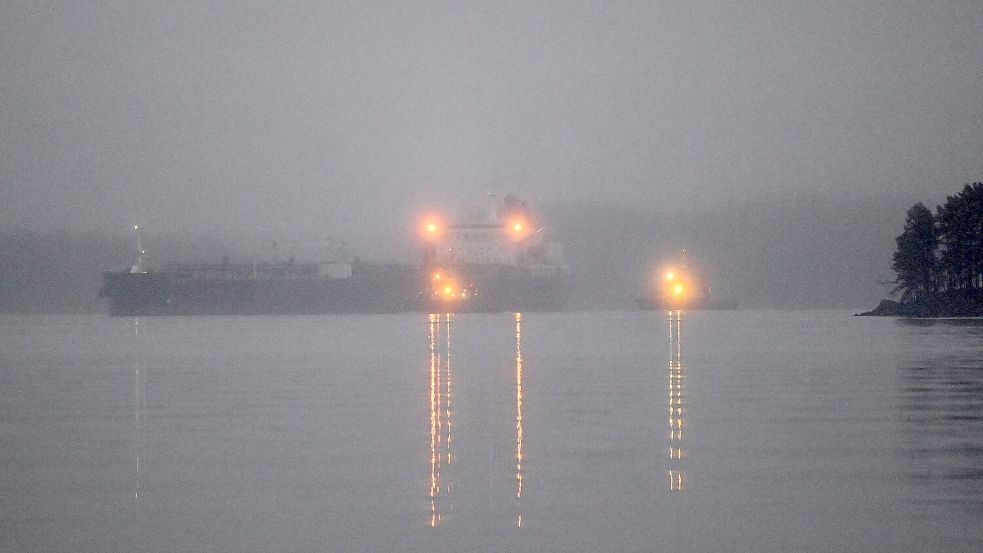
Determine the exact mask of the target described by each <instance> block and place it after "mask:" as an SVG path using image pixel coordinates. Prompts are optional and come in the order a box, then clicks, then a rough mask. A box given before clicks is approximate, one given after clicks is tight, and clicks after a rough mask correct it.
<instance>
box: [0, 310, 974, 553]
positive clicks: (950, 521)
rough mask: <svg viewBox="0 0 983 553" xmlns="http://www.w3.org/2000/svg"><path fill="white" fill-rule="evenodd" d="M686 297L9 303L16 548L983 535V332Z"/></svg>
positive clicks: (456, 547)
mask: <svg viewBox="0 0 983 553" xmlns="http://www.w3.org/2000/svg"><path fill="white" fill-rule="evenodd" d="M681 318H682V320H681V321H680V322H678V323H676V322H670V320H669V316H668V314H667V313H664V312H611V313H564V314H538V313H526V314H523V315H521V316H520V317H516V316H515V315H513V314H511V313H505V314H492V315H479V314H469V315H455V316H452V317H450V318H449V319H448V317H447V316H438V317H428V316H427V315H419V314H409V315H398V316H374V315H373V316H369V315H365V316H324V317H250V318H245V317H244V318H237V317H213V318H140V319H126V318H109V317H100V316H95V317H73V316H66V317H6V318H0V468H2V472H0V550H3V551H73V552H74V551H92V552H97V551H98V552H104V551H424V550H426V551H981V550H983V524H981V521H983V327H981V326H977V325H973V324H948V323H943V322H936V323H934V324H930V323H926V324H921V325H915V324H905V323H903V322H900V321H896V320H892V319H870V318H855V317H851V316H850V314H849V313H845V312H821V311H819V312H817V311H809V312H740V311H738V312H716V313H711V312H705V313H684V314H682V316H681Z"/></svg>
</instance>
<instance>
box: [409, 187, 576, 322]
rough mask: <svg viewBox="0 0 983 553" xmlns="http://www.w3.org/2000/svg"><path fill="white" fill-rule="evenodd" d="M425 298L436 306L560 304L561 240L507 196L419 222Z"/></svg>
mask: <svg viewBox="0 0 983 553" xmlns="http://www.w3.org/2000/svg"><path fill="white" fill-rule="evenodd" d="M424 229H425V231H424V236H425V239H426V242H427V246H426V247H425V253H424V264H423V266H424V268H425V272H426V278H428V279H429V281H430V288H429V294H428V296H429V297H428V301H429V303H430V305H431V308H432V309H435V310H438V311H440V310H455V311H470V310H474V311H523V310H546V311H552V310H559V309H562V308H563V305H564V303H565V300H566V281H567V277H568V274H569V268H568V267H567V265H566V264H565V262H564V259H563V245H562V244H561V243H560V242H559V241H557V240H556V239H555V238H554V237H553V236H552V233H551V232H550V230H549V229H548V228H547V227H544V226H539V225H537V224H536V218H535V217H534V215H533V214H532V213H531V210H530V209H529V208H528V206H527V205H526V203H525V202H523V201H521V200H518V199H516V198H514V197H513V196H506V198H505V200H504V202H503V203H502V204H500V205H496V206H495V208H494V209H493V210H490V211H489V213H488V214H486V215H484V216H479V217H471V218H463V219H458V220H455V221H452V222H450V223H448V224H441V223H439V222H436V219H431V220H430V221H428V222H427V223H425V225H424Z"/></svg>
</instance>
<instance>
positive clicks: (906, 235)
mask: <svg viewBox="0 0 983 553" xmlns="http://www.w3.org/2000/svg"><path fill="white" fill-rule="evenodd" d="M896 241H897V243H898V250H897V251H896V252H894V265H893V266H892V268H893V269H894V271H895V272H896V273H897V274H898V278H897V280H896V281H895V282H896V283H897V284H898V287H897V288H896V289H895V293H897V292H903V294H902V296H901V301H911V300H915V301H918V300H920V299H926V298H928V297H931V296H934V295H935V294H936V292H938V289H939V278H938V259H937V258H936V256H935V250H936V248H938V245H939V233H938V229H937V228H936V225H935V218H934V217H933V216H932V212H931V211H930V210H929V209H928V208H927V207H925V205H924V204H923V203H921V202H918V203H917V204H915V205H913V206H912V207H911V209H909V210H908V217H907V219H906V220H905V226H904V231H903V232H902V233H901V235H900V236H898V237H897V239H896Z"/></svg>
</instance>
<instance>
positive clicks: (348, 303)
mask: <svg viewBox="0 0 983 553" xmlns="http://www.w3.org/2000/svg"><path fill="white" fill-rule="evenodd" d="M103 282H104V286H103V289H102V294H101V295H102V296H104V297H106V298H107V300H108V307H109V313H110V314H111V315H117V316H135V315H278V314H298V315H303V314H319V313H396V312H401V311H415V310H418V309H420V306H421V299H420V298H419V297H418V296H419V294H418V292H417V290H418V286H417V285H416V281H415V278H414V277H413V276H412V275H409V274H405V273H404V274H400V273H398V272H387V271H383V270H380V271H377V272H376V274H372V275H365V276H361V277H359V278H351V279H329V278H317V277H313V278H235V279H231V278H230V279H216V278H206V277H197V276H188V275H184V274H180V273H168V272H158V273H123V272H109V273H104V275H103Z"/></svg>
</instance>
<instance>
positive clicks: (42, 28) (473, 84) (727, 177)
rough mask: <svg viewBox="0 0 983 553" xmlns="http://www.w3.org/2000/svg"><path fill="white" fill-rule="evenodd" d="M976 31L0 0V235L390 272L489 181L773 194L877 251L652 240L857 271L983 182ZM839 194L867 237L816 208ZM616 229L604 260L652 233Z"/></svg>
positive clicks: (674, 10)
mask: <svg viewBox="0 0 983 553" xmlns="http://www.w3.org/2000/svg"><path fill="white" fill-rule="evenodd" d="M981 35H983V5H981V4H979V3H977V2H948V3H944V4H941V5H922V4H906V5H901V4H894V3H868V2H865V3H809V4H795V5H776V6H765V5H751V6H748V5H733V4H730V3H726V2H708V3H704V4H701V5H698V6H697V5H692V4H678V3H669V2H665V3H663V2H655V3H653V2H615V3H603V4H602V3H597V4H592V3H577V4H567V3H563V4H555V5H542V4H538V3H531V4H525V3H506V4H496V5H483V4H469V3H462V4H451V5H444V4H437V5H431V4H424V3H415V2H410V3H403V4H395V5H393V4H375V3H372V4H367V3H351V4H346V3H337V4H330V5H320V4H289V5H285V4H276V5H270V4H267V3H262V2H256V3H252V2H250V3H242V2H226V1H216V2H207V3H183V2H181V3H167V4H157V3H147V2H133V3H124V4H115V3H110V2H91V3H85V4H73V3H65V4H58V3H55V4H39V3H25V4H5V5H3V6H2V7H0V90H2V94H0V229H4V230H7V231H10V230H11V229H30V230H33V231H38V232H50V231H53V230H58V229H64V230H65V231H66V232H68V233H85V232H95V233H103V234H109V235H118V236H125V234H126V233H127V229H130V228H131V227H132V225H134V224H140V225H141V226H143V227H144V229H146V233H147V236H148V240H150V241H151V243H152V240H153V237H155V236H157V237H159V236H164V235H171V234H180V235H182V236H187V237H192V238H194V239H200V238H201V237H210V238H211V239H213V240H214V241H216V242H220V243H224V244H228V245H229V247H239V246H240V245H242V244H244V243H247V244H251V245H249V246H248V247H250V248H253V249H254V251H255V250H260V251H262V248H264V247H267V246H266V245H267V244H269V242H270V241H279V242H289V241H303V240H309V239H323V238H326V237H331V238H334V239H335V240H339V241H344V242H345V243H346V244H347V245H348V247H349V248H350V251H351V252H352V253H353V254H355V255H362V256H364V257H368V258H382V259H397V260H400V259H405V255H406V254H405V253H404V252H407V251H409V250H412V241H413V238H412V236H411V234H412V233H411V229H412V227H413V225H414V221H415V219H416V216H417V215H418V214H419V213H420V212H421V211H423V210H424V209H434V208H437V209H442V210H445V211H448V212H454V211H457V210H458V209H460V208H463V207H467V206H469V205H474V204H476V203H480V202H481V201H482V198H483V195H484V193H485V192H488V191H492V192H495V193H497V194H499V195H500V196H501V195H504V194H506V193H509V192H511V193H514V194H516V195H518V196H520V197H522V198H524V199H527V200H529V201H530V203H532V204H533V205H535V206H539V207H542V208H544V209H547V210H549V209H553V210H554V211H563V210H564V209H566V210H567V211H569V210H570V209H572V208H573V207H576V206H578V205H581V206H603V209H604V210H607V211H609V212H617V211H618V210H626V212H628V213H634V215H632V217H631V218H634V219H638V220H647V219H653V220H654V219H664V220H667V219H671V220H677V221H693V220H699V219H707V220H708V222H713V221H717V220H726V219H727V217H728V215H727V213H728V212H729V211H732V210H734V209H735V207H737V208H740V209H745V208H744V207H741V206H748V205H751V206H753V205H755V204H759V205H776V206H781V205H783V204H787V207H788V210H790V211H792V212H797V213H808V212H809V210H810V209H815V210H818V211H822V212H823V213H824V215H823V216H822V218H825V219H828V220H826V223H827V226H829V227H834V228H851V229H856V232H858V233H863V234H865V235H867V236H865V237H863V238H862V239H861V238H851V239H849V240H848V242H853V241H860V242H863V243H865V244H866V243H869V244H872V245H871V246H869V247H868V246H865V248H866V250H865V251H869V252H873V251H874V246H873V244H879V245H880V246H878V248H880V249H883V250H885V251H883V254H882V255H883V257H878V258H877V259H868V258H866V257H861V256H856V257H855V258H850V259H847V260H846V261H844V260H841V259H837V258H835V257H831V256H832V255H833V253H834V252H835V251H836V247H835V246H836V244H834V243H832V242H830V243H829V244H826V245H824V246H823V247H819V245H818V244H816V243H814V239H813V238H810V237H809V236H808V234H809V233H807V232H802V233H801V234H802V237H803V240H804V241H803V242H801V243H799V242H796V240H798V238H796V236H798V235H797V234H796V233H792V234H791V235H789V234H788V233H786V232H785V231H782V230H780V229H779V226H774V228H771V227H769V228H764V227H767V226H768V225H767V224H766V222H762V223H761V224H759V225H758V228H748V229H742V228H741V227H740V225H738V224H737V223H734V224H731V223H727V224H725V225H722V226H721V229H723V230H722V231H721V234H718V235H713V234H712V233H711V232H710V231H709V230H708V229H706V228H701V227H700V226H699V225H690V226H687V225H683V224H678V225H675V226H674V228H675V229H677V230H678V229H680V228H683V227H686V228H688V229H689V231H690V232H691V234H692V235H691V236H689V237H686V236H674V237H673V238H672V240H669V241H667V243H666V244H667V245H666V247H668V243H669V242H673V241H674V242H686V241H692V242H698V243H700V244H701V245H702V246H703V248H704V249H705V251H708V252H710V251H712V252H714V253H712V254H710V253H708V256H710V257H718V258H719V257H720V255H721V253H720V252H724V251H726V252H727V254H728V255H729V256H733V257H735V258H736V259H732V260H730V261H728V263H730V264H732V265H733V266H735V267H738V269H739V270H737V272H738V273H740V274H742V275H743V276H742V278H755V279H757V278H758V277H755V276H753V275H755V274H758V273H761V272H763V271H768V272H770V273H782V272H787V269H788V268H787V267H786V266H785V265H783V264H784V263H785V260H786V258H787V256H784V257H777V258H773V257H770V256H768V255H763V254H761V252H758V253H755V251H756V249H759V248H757V246H755V242H754V241H753V240H751V239H750V237H751V236H753V235H754V234H755V233H758V234H759V236H758V238H759V239H760V240H763V241H765V242H770V243H776V242H778V241H780V240H783V241H790V243H789V244H787V245H786V246H785V247H786V248H787V249H788V250H789V251H790V252H799V253H801V252H805V251H812V252H813V253H814V254H816V255H822V256H825V257H824V259H823V260H821V264H822V263H825V264H827V265H833V264H836V263H843V262H849V263H857V264H859V265H860V266H859V267H857V268H856V269H855V272H854V273H852V278H857V279H868V278H870V275H871V274H874V275H877V274H880V273H881V272H883V268H887V267H889V263H887V264H885V263H884V260H887V261H889V256H890V249H891V248H892V247H893V244H891V243H890V240H888V239H886V238H885V237H891V236H895V235H897V233H898V232H900V229H901V225H902V223H903V211H904V209H905V208H906V207H907V206H908V205H910V204H911V203H913V202H915V201H923V202H925V203H926V204H927V205H930V206H934V204H936V203H941V202H942V201H943V200H944V198H945V196H946V195H947V194H951V193H955V192H956V191H957V190H958V189H959V188H960V187H961V186H962V185H963V184H965V183H968V182H974V181H978V180H981V179H983V156H981V155H980V151H981V148H980V145H981V144H983V104H981V103H980V101H979V91H980V90H983V43H981V42H980V41H979V36H981ZM850 203H853V204H856V205H868V206H875V205H877V204H878V203H880V204H884V206H883V208H884V213H885V215H883V216H878V219H877V220H878V221H880V222H878V223H877V224H878V225H879V226H876V227H874V226H870V227H869V228H865V226H864V222H863V221H848V220H838V219H836V218H835V217H833V218H828V217H826V215H825V212H827V211H829V212H841V213H842V216H843V217H857V216H860V217H863V216H864V215H863V214H861V213H856V210H853V209H844V208H842V207H838V206H846V205H849V204H850ZM564 206H566V207H564ZM557 207H558V208H559V209H555V208H557ZM888 207H890V209H892V210H896V211H897V214H896V219H890V217H888V215H887V213H888V211H887V210H888ZM871 208H872V209H873V207H871ZM878 209H879V208H878ZM747 210H748V212H749V213H753V209H751V208H747ZM818 211H817V212H818ZM846 212H851V213H850V214H849V215H848V214H846ZM775 213H781V209H778V210H776V211H775ZM659 214H661V215H659ZM813 218H815V217H813ZM596 222H597V223H598V224H605V222H604V221H601V220H598V221H596ZM789 224H791V223H789ZM735 225H736V226H735ZM640 226H641V227H644V225H640ZM709 226H711V227H712V226H713V225H709ZM793 226H794V225H793ZM646 228H647V227H646ZM769 229H770V230H769ZM745 230H746V231H747V234H746V235H745V238H746V239H742V240H735V239H733V237H731V236H728V233H735V232H737V233H739V232H744V231H745ZM763 231H769V232H777V233H779V234H776V235H774V236H770V235H762V234H761V233H762V232H763ZM625 232H628V231H625ZM810 232H812V231H811V230H810ZM632 239H633V240H635V241H636V242H638V244H635V245H633V246H630V247H628V248H627V249H626V251H625V252H621V260H622V262H626V263H627V262H628V261H626V260H630V256H631V255H636V254H638V255H641V254H644V253H645V252H646V251H648V250H649V249H652V248H653V247H652V246H651V245H648V246H643V245H641V242H642V241H645V240H657V239H658V237H637V236H633V238H632ZM835 239H836V240H842V239H843V237H842V236H840V235H837V238H835ZM830 240H833V238H830ZM810 241H812V242H810ZM724 244H730V245H731V246H730V248H728V247H725V246H724ZM827 246H829V247H827ZM848 246H849V245H848ZM851 247H852V246H851ZM584 248H585V250H584V251H587V250H590V247H588V245H585V246H584ZM733 248H745V249H746V251H741V250H736V251H735V250H733ZM656 249H658V248H656ZM880 249H878V251H880ZM742 255H743V256H744V259H743V260H742V259H740V258H741V256H742ZM756 257H757V258H758V259H759V261H758V262H755V261H752V259H754V258H756ZM867 257H870V255H868V256H867ZM760 262H767V263H777V265H775V266H770V267H765V268H759V267H756V266H755V267H752V265H756V264H757V263H760ZM875 265H876V267H875ZM878 267H880V268H878ZM623 268H624V267H621V268H618V269H623ZM721 270H723V269H722V268H721ZM814 278H817V279H818V278H821V277H814ZM773 284H774V285H775V286H783V284H782V283H781V282H778V281H776V282H774V283H773ZM865 285H866V284H865V283H850V284H844V286H847V287H850V286H865ZM625 286H627V284H625ZM769 293H771V294H773V295H775V294H778V295H781V294H794V292H792V291H791V290H771V291H769Z"/></svg>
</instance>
